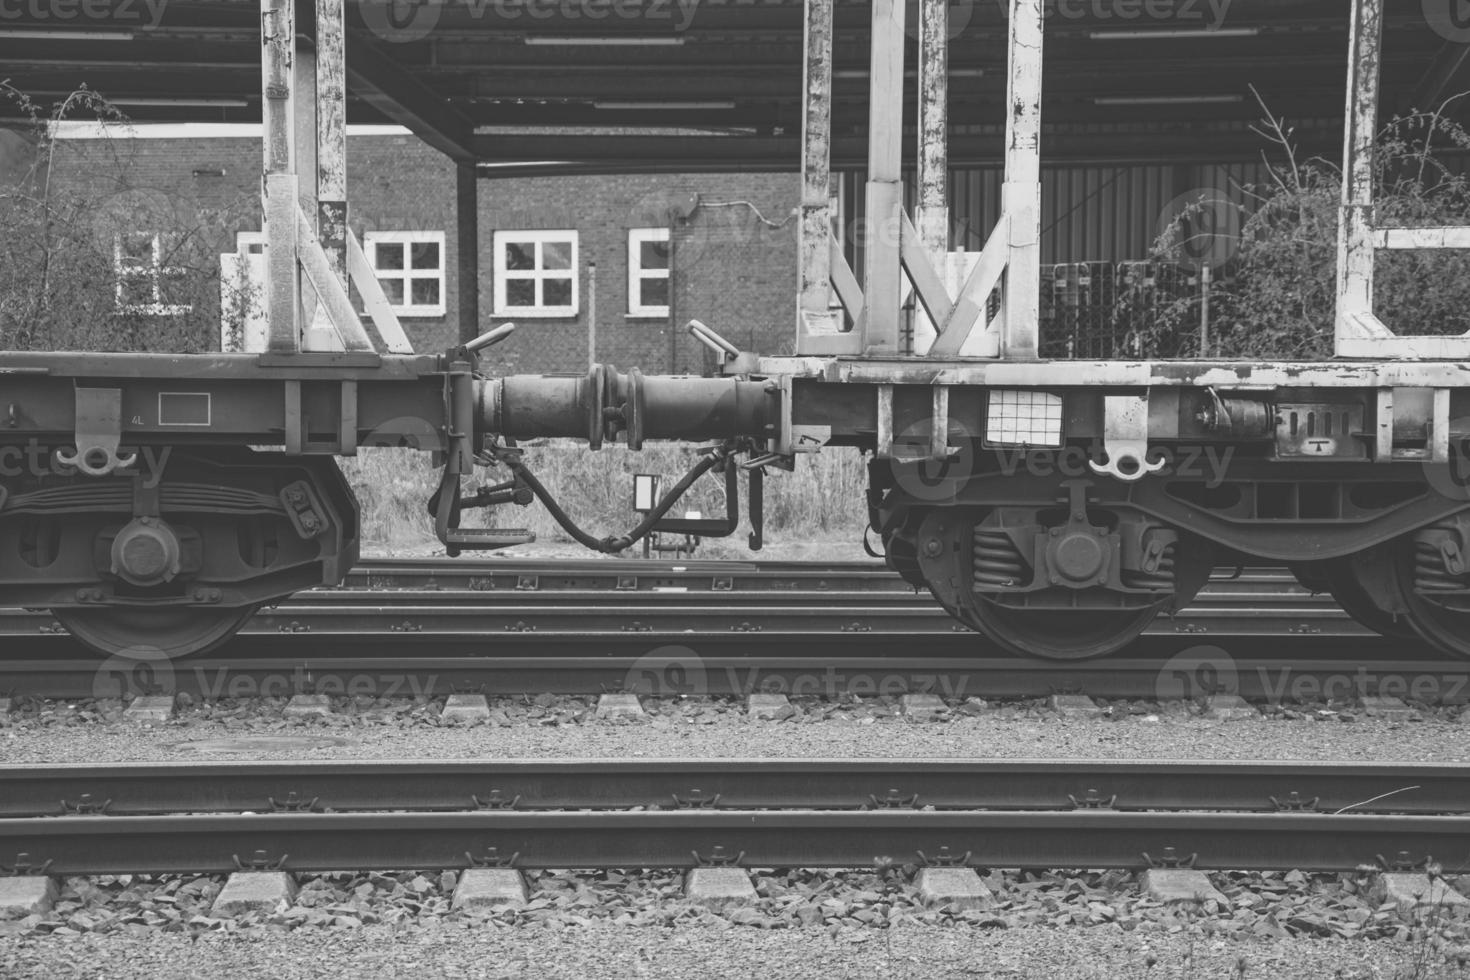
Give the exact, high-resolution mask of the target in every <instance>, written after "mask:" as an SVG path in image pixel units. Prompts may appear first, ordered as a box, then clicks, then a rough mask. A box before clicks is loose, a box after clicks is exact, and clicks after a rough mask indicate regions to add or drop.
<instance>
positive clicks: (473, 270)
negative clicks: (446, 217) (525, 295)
mask: <svg viewBox="0 0 1470 980" xmlns="http://www.w3.org/2000/svg"><path fill="white" fill-rule="evenodd" d="M454 190H455V193H454V218H455V220H454V243H455V244H454V247H455V253H456V261H455V280H456V286H457V287H458V296H459V341H460V343H462V344H467V343H469V342H470V341H472V340H474V339H475V338H476V337H478V336H479V335H480V332H481V331H480V186H479V177H478V176H477V175H476V172H475V165H474V164H473V163H461V164H459V165H458V166H457V167H455V183H454Z"/></svg>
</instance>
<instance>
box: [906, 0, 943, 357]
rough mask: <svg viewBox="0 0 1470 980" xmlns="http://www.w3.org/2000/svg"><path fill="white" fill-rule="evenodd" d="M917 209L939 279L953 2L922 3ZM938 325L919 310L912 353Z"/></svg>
mask: <svg viewBox="0 0 1470 980" xmlns="http://www.w3.org/2000/svg"><path fill="white" fill-rule="evenodd" d="M918 160H919V207H918V213H917V214H916V215H915V218H916V221H915V224H916V225H917V230H918V232H919V237H920V239H922V240H923V242H924V248H925V250H926V251H928V253H929V259H930V261H931V262H932V264H933V266H934V271H935V272H937V273H938V274H939V276H940V278H941V279H945V278H946V276H945V269H946V266H947V264H948V262H949V257H948V256H949V200H948V190H949V172H948V171H949V0H920V4H919V155H918ZM935 336H936V329H935V324H934V323H933V322H932V321H931V320H930V319H929V318H928V317H927V316H924V315H921V314H919V313H918V312H917V311H916V314H915V316H914V351H913V352H914V353H915V354H925V353H928V351H929V347H930V345H931V344H933V343H934V338H935Z"/></svg>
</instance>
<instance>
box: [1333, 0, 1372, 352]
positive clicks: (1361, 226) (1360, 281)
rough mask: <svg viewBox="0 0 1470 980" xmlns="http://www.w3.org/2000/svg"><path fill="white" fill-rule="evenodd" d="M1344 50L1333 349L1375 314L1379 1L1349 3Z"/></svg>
mask: <svg viewBox="0 0 1470 980" xmlns="http://www.w3.org/2000/svg"><path fill="white" fill-rule="evenodd" d="M1352 17H1353V22H1352V33H1351V37H1350V39H1349V44H1348V87H1347V112H1346V115H1345V118H1346V120H1347V132H1346V135H1345V137H1344V140H1343V163H1342V174H1343V180H1342V220H1341V221H1340V222H1339V224H1338V236H1337V325H1336V344H1337V348H1338V351H1337V352H1338V353H1339V354H1342V353H1343V351H1342V344H1343V342H1344V341H1345V340H1352V339H1358V338H1357V337H1356V336H1355V335H1352V336H1350V335H1349V330H1348V329H1347V328H1348V324H1347V322H1346V321H1347V318H1348V317H1350V316H1352V315H1353V314H1371V313H1372V312H1373V254H1374V243H1373V227H1372V225H1373V141H1374V137H1375V136H1376V134H1377V130H1378V88H1379V71H1380V68H1381V64H1380V55H1381V48H1382V41H1383V0H1353V12H1352Z"/></svg>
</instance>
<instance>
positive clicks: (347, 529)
mask: <svg viewBox="0 0 1470 980" xmlns="http://www.w3.org/2000/svg"><path fill="white" fill-rule="evenodd" d="M27 357H34V358H35V359H36V361H37V363H38V364H39V363H40V361H41V360H42V359H44V360H45V363H46V364H47V369H46V370H45V371H44V372H42V371H33V372H29V373H27V372H26V371H25V367H26V364H25V363H23V362H24V360H25V359H26V358H27ZM14 360H15V363H13V364H12V371H11V373H10V374H9V375H7V376H6V377H5V378H4V379H3V380H0V402H3V403H4V404H5V406H6V407H7V409H8V412H9V419H10V425H9V427H8V428H7V429H4V430H0V463H5V464H7V465H6V467H5V469H4V480H3V484H0V597H3V599H4V601H5V602H6V603H7V604H11V605H18V606H27V607H37V608H39V607H44V608H49V609H51V610H52V611H53V612H54V613H55V615H56V617H57V619H58V621H59V622H60V623H61V624H62V625H63V626H65V627H66V629H67V630H68V631H70V632H71V633H72V634H74V635H75V636H76V637H77V638H78V639H79V640H81V641H82V642H83V643H85V644H87V645H89V646H91V647H93V648H94V649H96V650H99V651H102V652H105V653H109V654H118V653H124V654H125V653H129V652H132V653H139V652H140V651H141V652H144V653H146V654H150V655H163V656H169V657H175V656H183V655H187V654H191V653H197V652H200V651H204V650H208V649H210V648H212V647H214V646H216V645H218V644H219V643H221V642H223V641H224V640H226V639H228V638H229V637H230V636H231V635H233V633H234V632H235V631H237V630H238V629H239V628H240V626H241V625H243V623H244V622H245V621H246V620H247V619H248V618H249V616H250V615H251V613H252V612H253V611H254V610H255V609H257V608H258V607H259V606H260V605H262V604H264V603H269V602H272V601H275V600H277V599H280V598H282V597H284V596H286V595H289V594H290V593H292V592H295V591H298V590H300V589H303V588H309V587H312V586H315V585H321V584H333V583H336V582H337V581H339V580H340V579H341V578H342V577H343V575H344V574H345V572H346V571H347V569H348V568H349V567H351V565H352V564H353V562H355V561H356V559H357V548H358V529H357V520H358V518H357V507H356V502H355V500H354V499H353V497H352V493H351V491H350V489H349V488H348V486H347V484H346V482H345V481H344V480H343V478H342V476H341V474H340V472H339V470H338V468H337V466H336V463H335V461H334V459H333V458H332V457H333V456H334V455H337V454H342V453H351V452H355V451H356V450H357V448H358V447H361V446H378V447H400V448H401V449H402V450H403V451H414V450H418V451H429V452H433V453H436V454H437V455H438V458H439V460H440V461H441V462H442V463H443V464H444V468H445V483H444V486H443V487H442V488H441V490H440V492H439V493H437V494H436V495H435V497H434V499H433V500H431V501H429V502H428V503H429V506H430V508H431V511H432V512H433V513H434V515H435V516H436V518H437V519H438V530H439V534H440V537H441V539H442V540H443V541H444V543H445V545H446V546H447V547H449V548H450V549H451V550H453V551H461V550H474V549H491V548H497V547H504V546H506V545H509V544H515V543H519V542H522V541H525V540H526V537H525V536H524V535H523V534H522V533H521V532H516V531H514V530H507V529H505V528H493V529H481V528H463V527H460V526H459V525H460V517H461V514H462V512H463V511H464V510H466V509H468V508H469V507H471V506H487V505H488V506H505V505H514V504H524V503H527V502H529V501H530V500H531V499H532V498H533V496H537V495H543V496H549V493H548V491H546V489H545V488H544V487H541V486H540V485H539V484H534V476H531V477H530V481H528V480H526V479H523V478H522V477H521V476H519V475H518V476H517V477H516V478H515V479H513V480H512V481H511V482H510V484H509V485H502V486H501V487H499V488H498V489H496V490H495V491H494V492H491V493H486V494H479V495H472V496H470V497H466V496H465V495H464V493H463V492H462V489H463V483H464V482H465V481H468V480H471V479H473V477H474V476H475V472H476V468H477V467H478V466H483V465H485V464H487V463H492V462H500V463H504V462H505V461H506V460H507V459H509V460H511V461H512V462H513V463H514V467H517V468H518V469H515V470H514V471H515V472H517V473H518V474H520V473H524V474H530V473H531V470H532V469H533V468H534V466H533V461H534V454H530V455H531V460H532V462H531V463H528V462H527V461H526V460H525V459H523V458H522V456H523V453H522V451H521V450H520V449H519V448H518V447H517V440H527V439H535V438H538V437H543V436H563V437H567V436H576V437H581V438H584V439H586V440H587V441H588V442H589V443H590V444H591V445H592V446H611V445H614V444H616V445H618V446H620V447H623V448H638V447H640V446H641V445H642V444H643V442H644V441H645V440H655V439H664V440H668V439H677V440H682V441H699V440H710V441H712V442H713V445H712V446H711V447H710V454H708V455H707V457H706V459H707V461H708V462H707V464H704V465H703V470H711V469H715V470H724V471H725V472H727V473H731V471H732V470H733V469H735V468H741V469H745V470H747V471H749V472H759V471H761V470H762V469H763V468H765V467H767V466H772V465H774V466H778V467H779V466H794V465H799V460H800V458H801V457H802V456H803V455H805V454H809V453H810V452H813V451H817V450H822V451H829V452H831V451H862V452H864V453H865V454H867V456H868V457H869V479H870V487H869V490H868V495H867V501H866V505H867V511H868V515H869V522H870V525H871V530H872V532H873V533H874V534H875V535H876V537H877V538H878V539H881V542H882V553H883V554H884V556H885V557H886V560H887V562H888V564H889V565H890V566H891V567H893V568H894V569H895V570H896V571H898V572H899V573H900V574H901V575H902V576H903V577H904V578H905V580H907V581H908V582H910V583H911V584H913V585H914V586H915V587H919V588H927V589H928V590H930V591H931V592H932V593H933V595H934V596H935V598H936V599H937V600H938V601H939V602H940V603H941V604H942V605H943V606H944V608H946V609H947V610H948V611H949V612H950V614H951V615H953V616H954V617H955V618H956V619H957V620H959V621H960V622H961V623H963V624H964V625H966V626H967V627H969V628H970V629H972V630H974V631H975V632H977V633H978V634H980V635H981V636H983V637H985V638H986V639H988V640H989V641H991V642H992V643H994V644H996V645H998V646H1000V647H1002V648H1005V649H1007V650H1010V651H1012V652H1015V653H1018V654H1022V655H1028V656H1037V657H1045V658H1050V659H1060V660H1081V659H1086V658H1091V657H1099V656H1104V655H1107V654H1109V653H1113V652H1115V651H1117V650H1118V649H1120V648H1121V647H1123V646H1125V645H1127V644H1128V643H1129V642H1130V641H1131V640H1133V639H1134V638H1135V637H1137V636H1138V634H1139V633H1140V632H1142V630H1143V629H1144V628H1145V627H1147V626H1148V625H1149V623H1151V622H1152V621H1153V620H1154V618H1155V617H1156V616H1159V615H1161V614H1162V615H1168V614H1170V613H1172V612H1174V611H1177V610H1179V609H1181V608H1183V607H1184V606H1185V605H1186V604H1187V603H1189V602H1190V600H1191V599H1193V597H1194V596H1195V594H1196V593H1197V592H1198V591H1199V589H1200V588H1201V587H1202V586H1203V585H1204V584H1205V582H1206V580H1207V579H1208V578H1209V577H1210V575H1211V574H1212V572H1213V571H1214V570H1215V569H1216V568H1217V567H1220V566H1229V565H1231V564H1244V563H1247V562H1252V561H1254V562H1261V561H1265V562H1273V563H1284V564H1287V565H1289V566H1290V567H1291V568H1292V569H1293V571H1295V572H1296V574H1297V576H1298V578H1299V579H1300V580H1301V582H1302V584H1303V585H1304V586H1306V587H1308V588H1311V589H1313V590H1314V591H1325V592H1330V593H1331V594H1332V595H1333V596H1334V597H1335V598H1336V599H1337V601H1338V602H1339V603H1340V604H1341V605H1342V606H1343V607H1344V609H1345V610H1346V611H1348V612H1349V613H1350V614H1351V615H1352V616H1354V617H1355V618H1356V619H1357V620H1358V621H1359V622H1361V623H1363V624H1364V625H1365V626H1367V627H1369V628H1370V629H1373V630H1375V631H1377V632H1379V633H1382V634H1385V635H1388V636H1394V637H1414V636H1417V637H1420V638H1422V639H1423V640H1424V641H1426V642H1427V643H1429V644H1430V645H1431V646H1433V647H1435V648H1437V649H1439V650H1441V651H1444V652H1446V653H1450V654H1453V655H1456V656H1467V657H1470V630H1467V629H1466V627H1467V626H1470V558H1467V556H1470V491H1467V489H1466V485H1465V484H1466V481H1465V480H1464V479H1463V474H1462V473H1461V470H1462V469H1464V466H1463V463H1464V461H1465V457H1464V456H1463V455H1462V453H1461V451H1460V450H1461V448H1462V443H1463V442H1465V441H1466V440H1467V439H1470V428H1464V427H1463V422H1462V421H1461V420H1462V418H1470V403H1467V405H1466V406H1465V408H1466V411H1465V412H1463V413H1459V412H1458V409H1459V408H1460V407H1461V406H1460V405H1459V404H1458V402H1459V401H1460V399H1461V398H1462V392H1460V391H1458V390H1451V389H1448V388H1433V387H1423V386H1420V387H1410V386H1408V385H1395V384H1393V382H1395V381H1403V380H1407V379H1408V378H1407V376H1406V375H1408V374H1414V373H1417V374H1418V375H1420V376H1421V380H1423V378H1422V375H1423V372H1422V371H1419V370H1418V369H1416V368H1413V367H1406V366H1402V365H1400V366H1395V365H1391V364H1389V365H1379V366H1378V367H1376V368H1372V367H1369V366H1367V365H1360V366H1358V370H1356V371H1352V372H1346V371H1339V372H1338V379H1339V380H1338V382H1337V383H1336V384H1335V385H1331V386H1325V387H1322V386H1316V387H1311V388H1286V387H1268V386H1266V385H1263V384H1262V383H1261V382H1262V381H1263V380H1269V377H1268V372H1269V373H1270V374H1294V373H1296V369H1294V368H1292V367H1290V366H1286V367H1283V366H1279V365H1271V366H1261V367H1260V374H1259V375H1258V376H1256V377H1253V378H1252V379H1251V380H1252V383H1251V384H1248V385H1242V386H1241V387H1240V388H1236V389H1231V388H1226V387H1224V386H1217V385H1213V384H1201V383H1185V382H1191V381H1196V382H1197V381H1203V380H1208V379H1209V378H1210V377H1211V374H1210V372H1211V371H1212V370H1213V369H1212V368H1210V367H1209V366H1205V365H1198V364H1192V363H1191V364H1190V365H1189V371H1190V372H1191V373H1189V374H1188V375H1183V374H1178V373H1177V372H1176V368H1177V367H1178V366H1177V365H1167V364H1162V365H1152V366H1150V367H1149V370H1150V371H1152V372H1153V380H1154V381H1155V382H1159V383H1156V384H1154V385H1152V386H1148V387H1141V388H1121V387H1113V386H1110V387H1105V388H1099V387H1096V386H1094V387H1087V386H1080V385H1079V386H1065V387H1050V388H1034V387H1032V388H1012V387H998V386H992V385H988V384H985V383H983V382H985V381H986V380H997V381H999V380H1004V375H1003V374H1002V375H1000V376H998V377H996V378H994V379H986V378H984V377H981V378H979V379H978V380H979V381H981V382H982V383H979V384H963V383H962V384H953V385H950V384H933V383H930V384H920V383H918V381H917V379H910V380H909V383H903V384H891V383H889V382H887V381H885V382H883V383H881V384H875V383H867V382H866V381H865V380H863V379H862V378H853V377H850V376H849V377H846V378H845V379H844V378H837V377H836V376H835V375H834V373H833V370H834V369H840V367H839V366H840V362H829V363H827V364H826V366H825V368H824V373H821V374H812V373H811V372H809V371H808V370H807V369H808V368H809V365H807V364H804V363H802V362H784V363H783V362H780V361H768V362H757V363H754V364H753V363H752V362H750V361H742V360H741V359H740V358H738V357H733V358H731V359H730V363H729V364H727V365H726V368H727V370H731V371H735V372H738V373H736V374H734V375H732V376H728V377H708V378H660V377H649V378H644V377H642V376H641V375H640V374H639V373H638V372H637V371H632V372H628V373H621V372H618V371H617V370H615V369H613V368H610V367H598V368H596V369H594V370H593V371H591V372H589V373H588V374H587V375H586V376H583V377H524V376H518V377H509V378H500V379H495V378H486V377H482V376H480V375H479V374H478V372H477V370H476V363H475V356H474V353H473V352H471V351H468V350H466V349H464V348H460V349H458V350H456V351H452V352H450V353H449V354H447V355H444V356H442V357H437V358H435V357H419V358H413V359H384V360H383V361H382V362H380V363H378V364H376V365H374V366H371V367H368V366H363V367H357V368H354V367H350V366H343V365H342V364H341V363H340V357H338V358H337V361H336V362H335V363H334V362H333V356H332V355H323V356H321V357H319V358H316V360H319V361H321V362H322V363H323V367H321V368H313V369H310V370H304V369H303V367H302V364H304V363H306V362H298V366H297V368H296V369H295V371H294V372H292V373H294V374H296V377H294V378H282V377H281V376H280V373H279V372H278V371H274V370H273V369H272V368H270V367H262V366H261V365H260V364H259V363H257V362H256V360H255V359H253V358H249V357H240V358H236V359H230V360H229V361H228V365H227V367H224V368H221V369H220V370H219V371H218V372H216V375H215V376H214V377H212V378H210V377H199V376H190V377H187V378H184V377H178V376H170V374H171V372H170V371H169V370H167V368H168V367H169V365H170V364H177V359H174V360H173V361H170V360H169V359H167V358H160V357H153V356H150V355H137V356H135V357H134V358H132V359H125V363H127V364H128V365H129V366H130V368H131V370H130V371H129V372H126V375H125V376H120V375H119V372H117V370H116V367H115V366H116V364H117V363H118V362H117V361H116V360H112V361H108V360H107V359H106V358H104V357H102V356H98V355H26V356H19V355H18V356H17V358H16V359H14ZM308 360H309V359H308ZM328 365H331V366H328ZM67 366H71V368H72V370H71V372H70V374H68V372H67V370H66V368H67ZM385 367H390V368H391V370H387V371H385ZM751 368H754V370H751ZM781 368H785V369H788V372H787V373H784V374H782V373H779V372H778V371H777V370H775V369H781ZM970 369H972V370H975V371H986V370H989V371H990V372H992V373H994V372H997V371H999V370H1000V369H999V368H998V367H995V366H991V367H988V368H984V367H975V366H972V368H970ZM865 370H871V367H870V366H869V367H865ZM959 370H963V368H961V367H960V366H959V365H955V366H953V367H952V368H951V371H959ZM798 371H803V372H806V373H803V374H798V373H796V372H798ZM1081 371H1082V368H1081V367H1080V366H1076V365H1072V366H1068V365H1065V364H1063V363H1060V362H1058V363H1056V364H1054V365H1052V367H1051V372H1050V373H1051V374H1052V376H1054V377H1057V378H1059V379H1065V377H1066V375H1067V373H1068V372H1071V373H1080V372H1081ZM1171 372H1176V373H1171ZM1375 372H1376V373H1375ZM150 373H151V374H152V375H154V376H153V377H148V375H149V374H150ZM385 374H386V375H389V376H391V377H392V378H395V379H396V380H390V378H389V377H385ZM1428 380H1433V379H1432V378H1430V379H1428ZM1465 395H1466V397H1467V398H1470V393H1465ZM191 412H192V413H193V414H192V415H191V414H190V413H191ZM445 413H447V416H446V414H445ZM1452 416H1453V418H1452ZM446 418H447V421H446ZM58 421H59V422H62V423H63V424H62V425H61V426H57V425H56V424H55V423H56V422H58ZM67 428H70V431H66V429H67ZM191 430H192V431H191ZM206 430H207V431H206ZM1435 432H1440V433H1441V436H1440V437H1438V438H1436V436H1435ZM250 446H255V447H267V446H269V447H275V448H272V449H261V448H256V449H252V448H247V447H250ZM288 447H289V449H291V450H295V451H287V449H288ZM742 454H743V455H744V457H745V458H744V460H743V461H742V460H741V456H742ZM22 463H24V464H25V465H21V464H22ZM703 470H701V472H703ZM686 482H687V481H686ZM532 485H535V487H536V493H535V494H533V493H531V492H530V490H529V487H530V486H532ZM728 486H730V487H732V488H733V487H734V486H735V482H734V479H733V474H732V475H731V477H730V482H729V484H728ZM679 489H680V488H675V491H674V492H672V493H671V494H670V495H669V499H668V500H667V501H666V503H668V504H672V502H673V498H674V497H676V496H677V493H678V491H679ZM550 502H551V503H552V504H553V505H554V500H552V501H550ZM854 506H861V504H860V502H857V501H854ZM665 509H667V508H665ZM752 511H753V513H756V514H758V513H759V507H758V505H757V506H755V507H753V508H752ZM733 529H734V528H733V525H732V526H731V528H730V530H733ZM645 531H646V528H645ZM639 536H640V533H639V532H636V531H635V533H634V534H632V535H624V536H621V537H616V538H607V539H602V540H597V541H590V542H588V543H589V544H590V545H591V546H593V547H596V548H598V549H599V550H604V551H608V552H615V551H619V550H622V549H623V548H626V547H628V546H629V545H631V544H633V543H634V542H635V541H636V540H638V537H639Z"/></svg>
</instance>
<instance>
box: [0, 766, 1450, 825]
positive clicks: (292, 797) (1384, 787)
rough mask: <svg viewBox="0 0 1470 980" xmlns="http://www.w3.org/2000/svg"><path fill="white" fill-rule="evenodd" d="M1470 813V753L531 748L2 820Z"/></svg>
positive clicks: (146, 780)
mask: <svg viewBox="0 0 1470 980" xmlns="http://www.w3.org/2000/svg"><path fill="white" fill-rule="evenodd" d="M633 807H644V808H648V809H653V810H677V809H691V808H693V809H714V810H762V809H784V808H811V809H834V810H864V809H909V810H913V809H920V808H935V809H939V810H1035V811H1065V810H1075V809H1088V808H1097V807H1102V808H1110V809H1113V810H1116V811H1119V812H1136V811H1149V810H1206V809H1207V810H1231V811H1246V812H1276V811H1278V810H1280V809H1281V808H1283V807H1290V808H1294V809H1299V810H1300V811H1301V812H1317V813H1329V814H1330V813H1334V812H1336V811H1339V810H1342V809H1344V808H1346V807H1352V809H1353V811H1354V812H1356V813H1382V812H1392V813H1413V814H1455V813H1466V812H1470V766H1465V765H1398V764H1390V763H1381V764H1373V763H1369V764H1363V763H1312V764H1304V763H1275V762H1273V763H1233V762H1189V761H1184V762H1127V761H1109V762H1089V761H1068V760H1060V761H1052V760H1014V761H969V760H959V759H894V760H867V759H856V760H855V759H799V760H772V759H660V760H645V759H531V760H514V761H493V762H484V761H447V762H446V761H434V760H413V761H406V760H405V761H388V762H379V761H372V762H331V761H309V762H301V761H290V762H282V761H276V762H228V761H223V762H222V761H209V762H178V763H146V764H128V765H106V766H96V765H87V764H75V765H74V764H61V765H55V764H45V765H8V766H3V767H0V818H15V817H32V816H35V817H41V816H64V815H66V814H68V813H77V812H78V811H82V812H85V811H87V810H89V809H92V810H95V809H101V810H103V811H104V812H105V813H106V814H107V815H108V816H130V815H131V816H136V815H147V814H169V813H242V812H257V811H264V812H275V811H290V810H297V811H302V810H304V811H307V812H317V813H325V812H346V811H373V810H409V811H454V810H480V809H515V810H521V811H532V810H558V809H570V810H580V809H631V808H633Z"/></svg>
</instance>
